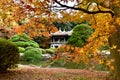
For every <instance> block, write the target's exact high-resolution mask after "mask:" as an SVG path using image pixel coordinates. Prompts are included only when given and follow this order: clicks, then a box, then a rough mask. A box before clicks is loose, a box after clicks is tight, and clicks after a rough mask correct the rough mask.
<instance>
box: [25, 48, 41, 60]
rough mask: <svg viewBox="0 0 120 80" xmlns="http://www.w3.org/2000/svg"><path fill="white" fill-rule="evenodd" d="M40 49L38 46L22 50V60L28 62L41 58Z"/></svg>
mask: <svg viewBox="0 0 120 80" xmlns="http://www.w3.org/2000/svg"><path fill="white" fill-rule="evenodd" d="M41 54H42V51H41V50H39V49H38V48H32V49H28V50H26V51H25V52H24V56H23V60H25V61H28V62H38V61H40V59H41V58H42V55H41Z"/></svg>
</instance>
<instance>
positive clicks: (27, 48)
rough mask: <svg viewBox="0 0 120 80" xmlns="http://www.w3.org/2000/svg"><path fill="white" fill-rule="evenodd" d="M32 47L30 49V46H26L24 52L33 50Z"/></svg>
mask: <svg viewBox="0 0 120 80" xmlns="http://www.w3.org/2000/svg"><path fill="white" fill-rule="evenodd" d="M33 48H34V47H32V46H28V47H26V48H25V51H27V50H29V49H33Z"/></svg>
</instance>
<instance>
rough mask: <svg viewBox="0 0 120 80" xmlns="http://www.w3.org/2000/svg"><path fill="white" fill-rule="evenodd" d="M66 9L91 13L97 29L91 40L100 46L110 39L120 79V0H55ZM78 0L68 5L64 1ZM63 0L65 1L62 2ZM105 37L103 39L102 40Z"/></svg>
mask: <svg viewBox="0 0 120 80" xmlns="http://www.w3.org/2000/svg"><path fill="white" fill-rule="evenodd" d="M53 1H54V2H56V3H57V4H58V5H59V6H58V7H64V8H65V9H73V10H78V11H82V12H83V13H87V14H90V15H91V16H92V19H93V20H91V21H92V22H91V23H92V27H93V28H94V29H95V33H94V36H92V39H91V40H90V41H93V42H94V44H97V43H98V44H97V45H98V46H100V45H102V44H103V42H105V41H108V42H109V45H110V52H111V56H112V61H113V62H114V68H115V71H114V75H115V76H116V77H117V78H118V80H119V79H120V76H119V74H120V60H119V58H120V54H119V53H120V45H119V44H120V41H119V40H120V4H119V3H120V1H119V0H62V1H61V2H60V1H58V0H53ZM70 1H71V2H72V1H76V2H77V5H73V6H68V5H66V4H64V3H68V2H70ZM62 2H63V3H62ZM93 37H94V38H93ZM102 39H103V40H102ZM100 40H102V41H103V42H102V41H100ZM94 46H96V45H94Z"/></svg>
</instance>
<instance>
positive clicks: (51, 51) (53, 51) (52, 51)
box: [46, 49, 55, 54]
mask: <svg viewBox="0 0 120 80" xmlns="http://www.w3.org/2000/svg"><path fill="white" fill-rule="evenodd" d="M46 53H49V54H54V53H55V50H53V49H46Z"/></svg>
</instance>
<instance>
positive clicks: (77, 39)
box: [67, 24, 94, 47]
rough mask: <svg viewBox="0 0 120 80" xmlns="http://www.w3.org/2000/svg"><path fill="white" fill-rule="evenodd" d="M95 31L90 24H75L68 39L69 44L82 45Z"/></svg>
mask: <svg viewBox="0 0 120 80" xmlns="http://www.w3.org/2000/svg"><path fill="white" fill-rule="evenodd" d="M93 32H94V30H93V29H92V28H90V26H89V25H88V24H80V25H77V26H75V28H74V29H73V33H72V35H71V37H70V38H69V39H68V41H67V44H70V45H73V46H76V47H82V46H84V45H85V44H86V43H87V39H88V38H89V36H90V35H91V34H92V33H93Z"/></svg>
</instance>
